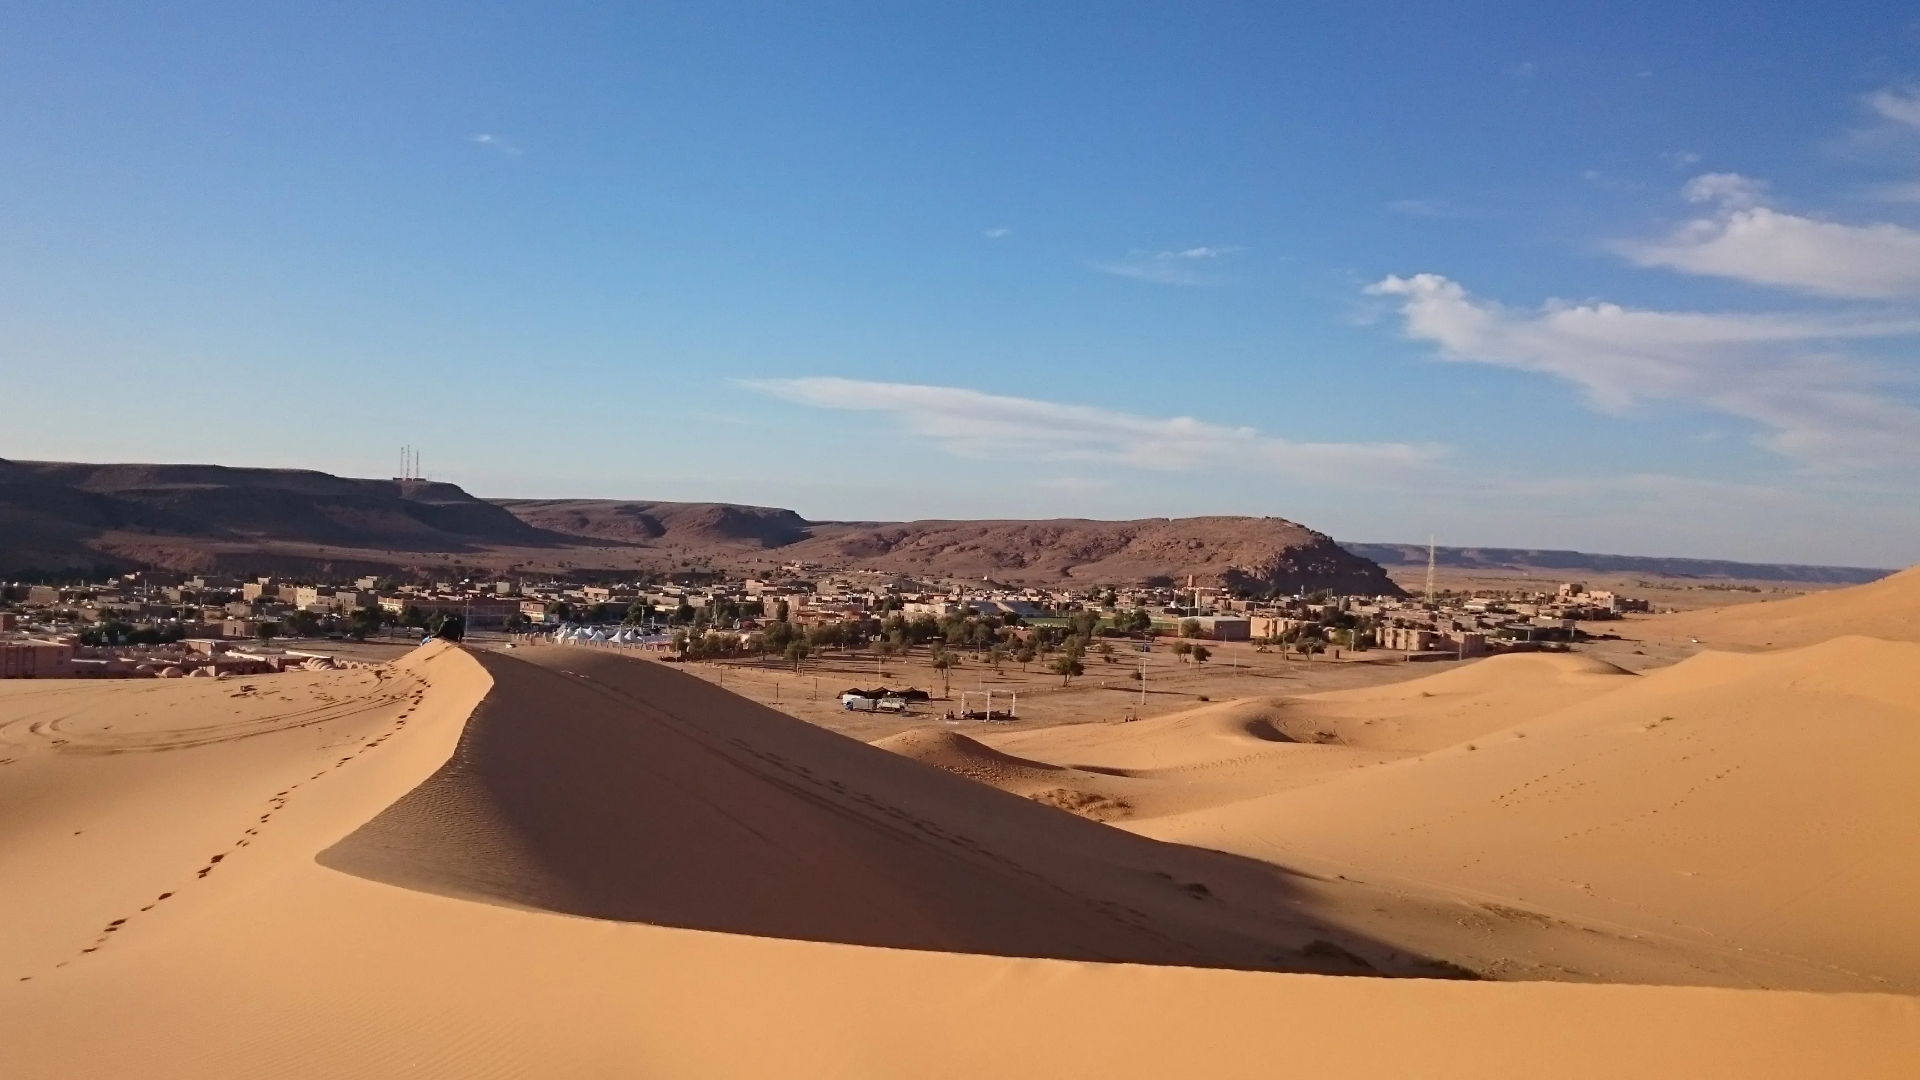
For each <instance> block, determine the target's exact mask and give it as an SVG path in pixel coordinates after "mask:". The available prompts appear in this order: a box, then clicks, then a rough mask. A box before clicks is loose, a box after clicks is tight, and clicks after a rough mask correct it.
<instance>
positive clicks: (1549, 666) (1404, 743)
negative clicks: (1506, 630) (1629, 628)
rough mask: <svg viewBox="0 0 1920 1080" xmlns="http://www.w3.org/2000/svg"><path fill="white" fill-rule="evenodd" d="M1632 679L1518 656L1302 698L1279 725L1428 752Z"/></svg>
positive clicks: (1538, 656)
mask: <svg viewBox="0 0 1920 1080" xmlns="http://www.w3.org/2000/svg"><path fill="white" fill-rule="evenodd" d="M1632 683H1633V675H1632V674H1631V673H1630V672H1627V671H1624V670H1622V669H1620V668H1618V667H1615V666H1614V665H1612V664H1609V663H1607V662H1606V661H1604V660H1596V659H1593V658H1591V657H1585V656H1577V655H1568V654H1556V653H1515V654H1512V655H1508V656H1494V657H1489V658H1487V659H1486V660H1482V661H1480V662H1479V663H1476V664H1470V665H1468V666H1466V667H1460V668H1455V669H1454V670H1452V671H1448V672H1444V673H1442V674H1439V675H1434V676H1430V677H1428V678H1425V679H1417V680H1415V681H1413V682H1405V683H1394V684H1391V685H1388V686H1375V687H1367V688H1364V689H1360V690H1338V691H1334V692H1332V693H1325V694H1314V695H1311V696H1308V697H1303V698H1299V699H1297V700H1295V701H1292V702H1289V703H1288V706H1287V707H1286V708H1285V709H1283V710H1282V711H1281V713H1280V715H1279V716H1278V717H1277V718H1276V722H1277V724H1278V726H1279V727H1280V728H1281V729H1282V730H1283V731H1286V732H1287V733H1288V734H1290V735H1291V736H1293V737H1294V738H1296V739H1300V740H1302V741H1308V740H1314V741H1320V740H1324V741H1327V742H1335V743H1339V744H1341V745H1344V746H1358V747H1365V748H1368V749H1373V750H1402V751H1414V752H1418V753H1425V752H1427V751H1430V750H1438V749H1440V748H1442V747H1446V746H1453V745H1455V744H1456V743H1461V742H1465V741H1466V740H1468V739H1471V738H1474V737H1476V736H1479V735H1484V734H1486V733H1488V732H1490V731H1499V730H1501V729H1502V728H1507V727H1511V726H1513V725H1514V724H1517V723H1519V722H1521V721H1522V720H1527V719H1530V718H1532V717H1536V716H1540V715H1542V714H1543V713H1548V712H1552V711H1553V710H1555V709H1558V708H1562V707H1564V706H1567V705H1571V704H1573V703H1575V702H1579V701H1586V700H1588V699H1591V698H1593V697H1595V696H1597V695H1600V694H1604V693H1608V692H1610V691H1614V690H1619V689H1622V688H1624V687H1626V686H1630V685H1632Z"/></svg>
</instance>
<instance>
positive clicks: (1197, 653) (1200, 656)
mask: <svg viewBox="0 0 1920 1080" xmlns="http://www.w3.org/2000/svg"><path fill="white" fill-rule="evenodd" d="M1211 656H1213V650H1212V649H1209V648H1207V647H1206V646H1205V645H1195V646H1194V647H1193V662H1194V663H1196V664H1204V663H1206V662H1207V660H1208V658H1209V657H1211Z"/></svg>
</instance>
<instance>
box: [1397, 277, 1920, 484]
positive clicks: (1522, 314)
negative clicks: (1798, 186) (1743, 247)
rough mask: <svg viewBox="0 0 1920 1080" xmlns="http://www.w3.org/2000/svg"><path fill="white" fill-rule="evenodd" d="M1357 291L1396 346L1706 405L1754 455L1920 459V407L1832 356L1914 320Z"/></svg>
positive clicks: (1905, 329)
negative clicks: (1423, 347) (1409, 343)
mask: <svg viewBox="0 0 1920 1080" xmlns="http://www.w3.org/2000/svg"><path fill="white" fill-rule="evenodd" d="M1367 292H1369V293H1371V294H1373V295H1376V296H1391V297H1395V298H1397V299H1398V300H1399V302H1400V305H1401V314H1402V316H1403V317H1404V319H1405V328H1406V334H1407V336H1408V337H1411V338H1414V339H1416V340H1421V341H1430V342H1433V343H1434V344H1435V345H1437V346H1439V349H1440V355H1441V356H1442V357H1443V358H1445V359H1449V360H1456V361H1465V362H1473V363H1482V364H1494V365H1498V366H1502V367H1510V368H1518V369H1520V370H1524V371H1535V372H1540V373H1542V374H1548V375H1553V376H1557V377H1559V378H1562V379H1566V380H1568V381H1570V382H1573V383H1575V384H1577V385H1579V386H1580V387H1582V388H1583V389H1585V390H1586V391H1587V393H1588V394H1589V395H1590V396H1591V398H1592V400H1593V401H1594V403H1595V404H1596V405H1597V406H1599V407H1601V408H1603V409H1608V410H1621V409H1625V408H1626V407H1628V406H1630V405H1632V404H1633V403H1635V402H1637V401H1642V400H1650V399H1653V400H1671V401H1680V402H1686V403H1690V404H1694V405H1699V406H1705V407H1707V408H1710V409H1715V410H1718V411H1720V412H1724V413H1729V414H1732V415H1734V416H1739V417H1742V418H1745V419H1747V420H1750V421H1753V422H1755V423H1757V424H1759V425H1761V426H1763V427H1765V428H1766V429H1767V430H1768V432H1769V434H1768V435H1767V436H1766V438H1765V439H1764V440H1763V441H1764V445H1766V446H1768V447H1770V448H1771V449H1773V450H1775V451H1776V452H1779V453H1781V454H1785V455H1788V456H1791V457H1794V458H1796V459H1799V460H1801V461H1803V462H1806V463H1808V464H1813V465H1820V466H1827V467H1851V468H1876V467H1888V466H1901V467H1908V468H1911V467H1912V465H1913V464H1914V463H1916V462H1920V409H1916V408H1914V407H1913V406H1912V405H1911V404H1909V403H1907V402H1906V401H1904V400H1902V399H1901V398H1900V397H1899V396H1898V395H1897V394H1895V393H1894V392H1893V389H1892V386H1893V382H1894V381H1893V380H1892V379H1890V378H1888V377H1887V375H1886V373H1885V372H1882V371H1880V370H1878V369H1876V368H1874V367H1872V366H1871V365H1868V364H1865V363H1862V362H1860V361H1858V360H1854V359H1850V358H1848V357H1846V356H1843V355H1840V354H1837V353H1835V352H1834V351H1833V349H1834V346H1835V345H1836V343H1838V342H1841V341H1844V340H1847V339H1859V338H1883V337H1893V336H1904V335H1914V334H1920V318H1903V317H1883V316H1870V315H1849V316H1839V317H1821V318H1815V317H1797V316H1780V315H1717V314H1703V313H1697V312H1666V311H1641V310H1634V309H1630V308H1625V307H1621V306H1620V305H1618V304H1607V303H1585V304H1566V303H1559V302H1555V303H1549V304H1547V305H1545V306H1544V307H1542V308H1541V309H1540V310H1538V311H1513V310H1510V309H1507V308H1505V307H1502V306H1501V305H1499V304H1495V303H1491V302H1488V301H1483V300H1478V299H1476V298H1474V297H1472V296H1470V295H1469V294H1468V293H1467V291H1466V289H1464V288H1462V287H1461V286H1460V285H1459V284H1457V283H1455V282H1453V281H1450V280H1448V279H1447V278H1445V277H1441V276H1440V275H1437V274H1415V275H1413V276H1412V277H1405V278H1402V277H1387V278H1385V279H1383V280H1381V281H1379V282H1376V283H1374V284H1373V285H1371V286H1368V288H1367Z"/></svg>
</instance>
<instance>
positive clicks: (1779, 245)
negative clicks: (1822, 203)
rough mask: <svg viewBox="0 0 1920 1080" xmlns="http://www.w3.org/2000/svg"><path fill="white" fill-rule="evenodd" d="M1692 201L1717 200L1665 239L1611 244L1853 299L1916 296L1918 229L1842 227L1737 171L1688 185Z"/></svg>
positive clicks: (1694, 268)
mask: <svg viewBox="0 0 1920 1080" xmlns="http://www.w3.org/2000/svg"><path fill="white" fill-rule="evenodd" d="M1683 193H1684V194H1685V195H1686V197H1687V199H1688V200H1689V201H1692V202H1705V203H1714V204H1716V205H1717V209H1716V212H1715V213H1713V215H1712V216H1710V217H1703V218H1696V219H1694V220H1692V221H1688V222H1686V223H1685V224H1683V225H1681V226H1680V227H1679V228H1678V229H1675V230H1674V231H1673V232H1672V233H1670V234H1669V235H1667V236H1666V237H1664V238H1662V239H1659V240H1654V241H1649V242H1625V243H1618V244H1615V245H1613V246H1614V249H1615V250H1617V251H1618V252H1620V253H1621V254H1623V255H1625V256H1626V257H1627V258H1629V259H1631V260H1633V261H1634V262H1636V263H1639V264H1640V265H1642V266H1664V267H1668V268H1670V269H1674V270H1681V271H1685V272H1687V273H1690V274H1706V275H1712V276H1716V277H1728V278H1735V279H1738V280H1740V281H1750V282H1753V283H1755V284H1760V285H1779V286H1785V287H1788V288H1796V289H1803V290H1806V291H1807V292H1812V293H1818V294H1820V295H1823V296H1837V297H1850V298H1856V299H1893V298H1920V231H1915V230H1913V229H1908V228H1905V227H1902V226H1899V225H1892V224H1885V223H1880V224H1870V225H1846V224H1841V223H1839V222H1834V221H1824V220H1820V219H1817V218H1810V217H1802V216H1800V215H1798V214H1789V213H1783V212H1781V211H1778V210H1774V209H1772V208H1770V207H1769V206H1767V205H1766V186H1765V185H1764V184H1762V183H1760V182H1758V181H1755V180H1752V179H1749V178H1747V177H1744V176H1740V175H1738V174H1736V173H1708V174H1706V175H1704V176H1697V177H1695V178H1693V179H1692V180H1690V181H1688V182H1687V185H1686V187H1685V188H1684V189H1683Z"/></svg>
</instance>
